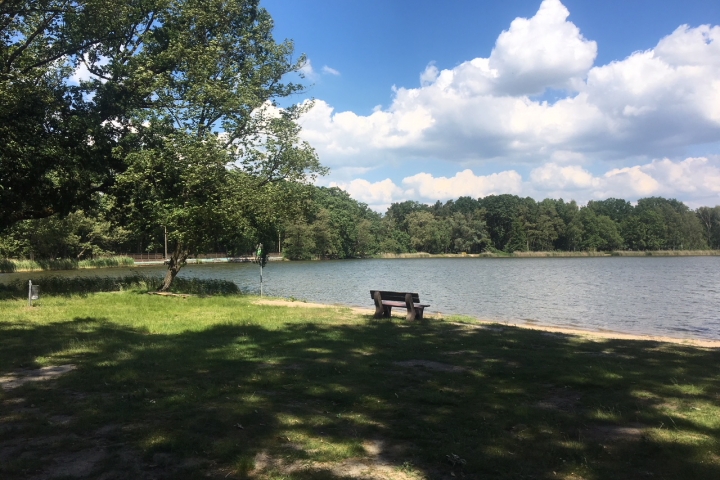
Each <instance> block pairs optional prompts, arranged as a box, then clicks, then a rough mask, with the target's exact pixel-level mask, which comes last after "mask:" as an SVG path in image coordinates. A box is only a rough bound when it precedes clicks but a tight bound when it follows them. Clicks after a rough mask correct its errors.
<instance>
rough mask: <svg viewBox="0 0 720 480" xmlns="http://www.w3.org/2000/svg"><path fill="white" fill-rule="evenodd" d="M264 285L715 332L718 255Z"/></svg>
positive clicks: (499, 314)
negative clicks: (400, 294) (402, 294)
mask: <svg viewBox="0 0 720 480" xmlns="http://www.w3.org/2000/svg"><path fill="white" fill-rule="evenodd" d="M129 273H142V274H157V275H161V274H163V273H164V268H163V267H162V266H152V267H150V266H148V267H136V268H129V269H128V268H117V269H104V270H80V271H70V272H40V273H38V272H32V273H17V274H0V281H9V280H11V279H15V278H22V279H33V283H38V284H40V286H41V288H42V277H44V276H46V275H91V276H94V275H103V276H104V275H110V276H121V275H126V274H129ZM180 275H181V276H185V277H198V278H220V279H227V280H231V281H233V282H235V283H236V284H238V285H239V286H240V287H241V289H243V290H244V291H249V292H258V291H259V267H258V266H257V265H253V264H247V263H244V264H243V263H226V264H205V265H188V266H187V267H185V268H184V269H183V270H182V271H181V273H180ZM264 279H265V287H264V290H265V293H266V294H267V295H271V296H279V297H294V298H296V299H300V300H307V301H310V302H319V303H331V304H343V305H351V306H360V307H366V308H371V307H372V306H373V305H372V300H371V298H370V290H371V289H380V290H397V291H412V292H418V293H419V294H420V299H421V301H422V302H423V303H429V304H431V305H432V306H431V307H430V308H428V309H427V310H426V311H428V312H429V313H433V312H442V313H443V314H462V315H470V316H473V317H477V318H482V319H489V320H496V321H499V322H509V323H517V324H524V323H529V324H538V325H553V326H563V327H572V328H582V329H587V330H609V331H617V332H627V333H639V334H648V335H664V336H671V337H679V338H699V339H713V340H720V313H719V312H720V257H594V258H420V259H369V260H338V261H316V262H270V263H269V264H268V266H267V267H266V268H265V269H264Z"/></svg>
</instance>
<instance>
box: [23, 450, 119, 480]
mask: <svg viewBox="0 0 720 480" xmlns="http://www.w3.org/2000/svg"><path fill="white" fill-rule="evenodd" d="M107 456H108V455H107V452H105V450H104V449H99V448H93V449H90V450H81V451H79V452H75V453H70V454H67V455H56V456H55V457H54V458H53V460H54V461H53V465H52V467H50V468H49V469H48V470H47V471H46V472H45V473H44V474H43V475H41V476H39V477H37V478H38V479H39V478H58V477H73V478H80V477H87V476H88V475H90V474H91V473H93V471H95V469H96V468H97V467H98V465H99V464H100V463H101V462H103V461H104V460H105V459H106V458H107Z"/></svg>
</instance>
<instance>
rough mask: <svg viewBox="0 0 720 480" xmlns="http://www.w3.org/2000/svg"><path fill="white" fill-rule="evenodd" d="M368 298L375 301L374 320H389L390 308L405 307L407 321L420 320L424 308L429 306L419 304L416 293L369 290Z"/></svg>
mask: <svg viewBox="0 0 720 480" xmlns="http://www.w3.org/2000/svg"><path fill="white" fill-rule="evenodd" d="M370 298H372V299H373V301H375V318H382V317H385V318H389V317H390V313H391V312H392V307H405V308H407V319H408V320H415V319H416V318H417V319H421V318H423V311H424V310H425V307H429V306H430V305H425V304H422V303H420V295H418V294H417V293H408V292H383V291H381V290H370Z"/></svg>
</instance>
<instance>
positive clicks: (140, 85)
mask: <svg viewBox="0 0 720 480" xmlns="http://www.w3.org/2000/svg"><path fill="white" fill-rule="evenodd" d="M168 3H169V2H168V0H133V1H126V0H122V1H121V0H77V1H68V0H22V1H21V0H4V1H2V2H0V138H2V142H0V202H1V203H2V205H3V208H2V210H1V211H0V230H3V229H5V228H7V227H9V226H11V225H13V224H14V223H16V222H18V221H21V220H24V219H30V218H43V217H49V216H51V215H54V214H61V215H64V214H67V213H69V212H71V211H73V210H74V209H75V208H77V207H83V206H88V205H89V204H91V203H92V200H93V199H94V198H97V197H96V196H95V195H94V194H95V193H96V192H100V191H105V190H107V189H108V188H109V187H110V186H111V185H112V183H113V180H114V177H115V174H116V173H117V172H118V171H122V169H123V164H122V162H121V161H120V159H119V158H117V157H113V155H112V154H111V152H112V149H113V148H114V147H115V146H116V145H117V144H118V141H119V140H120V139H122V138H123V137H124V136H125V135H126V134H127V133H129V132H131V130H132V126H131V125H130V124H129V121H128V112H129V111H130V110H131V109H134V108H137V107H140V106H142V105H144V104H145V103H146V102H147V100H148V99H150V98H151V97H150V95H149V93H148V92H149V90H148V88H147V87H148V86H149V83H150V82H149V80H151V78H152V76H153V74H154V73H157V72H154V71H152V70H150V71H149V70H148V69H146V68H143V65H142V64H141V63H139V62H138V61H137V56H138V53H139V52H143V51H144V49H145V48H146V42H147V41H148V39H150V38H151V37H152V36H153V35H154V28H155V26H156V25H157V18H158V15H157V14H158V12H159V11H160V10H162V9H163V8H166V7H167V4H168ZM160 68H163V67H162V66H161V67H160Z"/></svg>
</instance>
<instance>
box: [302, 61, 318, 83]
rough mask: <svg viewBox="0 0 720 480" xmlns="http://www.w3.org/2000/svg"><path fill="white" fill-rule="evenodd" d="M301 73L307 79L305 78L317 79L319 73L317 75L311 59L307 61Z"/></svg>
mask: <svg viewBox="0 0 720 480" xmlns="http://www.w3.org/2000/svg"><path fill="white" fill-rule="evenodd" d="M299 72H300V73H301V74H302V75H303V76H304V77H305V78H310V79H312V78H315V77H316V76H317V73H315V69H314V68H313V66H312V61H310V59H309V58H308V59H306V60H305V63H303V65H302V67H300V70H299Z"/></svg>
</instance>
